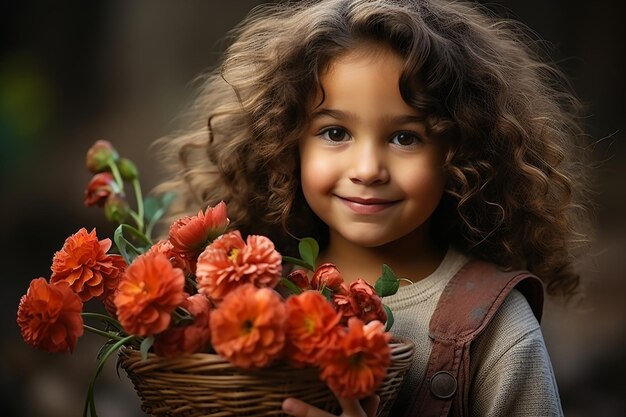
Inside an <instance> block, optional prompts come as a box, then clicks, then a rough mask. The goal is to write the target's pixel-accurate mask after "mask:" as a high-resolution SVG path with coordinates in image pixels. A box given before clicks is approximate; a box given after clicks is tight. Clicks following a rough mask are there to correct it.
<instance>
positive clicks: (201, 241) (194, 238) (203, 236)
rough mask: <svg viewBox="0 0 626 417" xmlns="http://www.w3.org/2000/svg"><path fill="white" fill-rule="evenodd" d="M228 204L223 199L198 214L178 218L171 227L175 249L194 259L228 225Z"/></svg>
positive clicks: (170, 237) (170, 238)
mask: <svg viewBox="0 0 626 417" xmlns="http://www.w3.org/2000/svg"><path fill="white" fill-rule="evenodd" d="M228 222H229V220H228V217H226V204H225V203H224V202H223V201H221V202H220V203H219V204H218V205H217V206H215V207H208V208H207V209H206V211H205V212H204V213H203V212H202V210H200V211H199V212H198V215H197V216H186V217H183V218H181V219H178V220H177V221H176V222H174V224H173V225H172V226H171V227H170V231H169V240H170V242H172V245H173V246H174V250H175V251H176V252H179V253H181V254H183V255H184V256H186V257H187V258H189V259H193V258H195V257H196V256H198V254H199V253H200V252H201V251H202V250H203V249H204V248H205V247H206V245H207V244H208V243H209V242H210V241H211V240H213V239H215V238H216V237H217V236H219V235H220V234H222V233H223V232H224V230H226V227H227V226H228Z"/></svg>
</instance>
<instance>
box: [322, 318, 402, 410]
mask: <svg viewBox="0 0 626 417" xmlns="http://www.w3.org/2000/svg"><path fill="white" fill-rule="evenodd" d="M390 338H391V336H390V334H389V333H386V332H385V331H384V326H383V324H382V323H381V322H379V321H372V322H370V323H368V324H365V325H364V324H363V322H362V321H361V320H359V319H357V318H354V317H353V318H351V319H350V320H349V321H348V331H347V332H346V333H345V334H344V335H343V337H341V338H340V339H339V341H338V342H337V343H333V344H330V345H328V347H327V348H326V349H325V350H324V351H323V352H322V355H321V367H322V372H321V374H320V377H321V378H322V379H323V380H324V381H325V382H326V383H327V384H328V386H329V387H330V389H331V390H332V391H333V392H334V393H335V394H336V395H337V396H339V397H347V398H364V397H367V396H369V395H371V394H373V393H374V391H376V389H377V388H378V386H379V385H380V383H381V382H382V380H383V378H384V377H385V375H386V373H387V369H388V368H389V365H390V364H391V348H390V347H389V340H390Z"/></svg>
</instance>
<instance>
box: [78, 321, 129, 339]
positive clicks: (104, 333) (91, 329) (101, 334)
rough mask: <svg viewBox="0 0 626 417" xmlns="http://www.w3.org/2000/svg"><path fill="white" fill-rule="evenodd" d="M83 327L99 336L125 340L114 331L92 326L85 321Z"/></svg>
mask: <svg viewBox="0 0 626 417" xmlns="http://www.w3.org/2000/svg"><path fill="white" fill-rule="evenodd" d="M83 328H84V329H85V330H87V331H88V332H89V333H93V334H97V335H99V336H104V337H106V338H109V339H115V340H123V338H122V337H120V336H118V335H116V334H114V333H109V332H105V331H104V330H100V329H96V328H95V327H91V326H89V325H87V324H84V323H83Z"/></svg>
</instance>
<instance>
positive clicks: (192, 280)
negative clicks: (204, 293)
mask: <svg viewBox="0 0 626 417" xmlns="http://www.w3.org/2000/svg"><path fill="white" fill-rule="evenodd" d="M185 280H187V283H188V284H190V285H191V286H192V287H193V288H195V289H196V290H197V289H198V283H197V282H196V281H195V280H194V279H193V278H191V277H188V276H185Z"/></svg>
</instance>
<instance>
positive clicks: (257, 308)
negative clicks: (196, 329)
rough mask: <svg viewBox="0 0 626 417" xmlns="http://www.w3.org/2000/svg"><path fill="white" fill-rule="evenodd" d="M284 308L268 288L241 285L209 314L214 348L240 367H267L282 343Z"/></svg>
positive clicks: (281, 346) (277, 297)
mask: <svg viewBox="0 0 626 417" xmlns="http://www.w3.org/2000/svg"><path fill="white" fill-rule="evenodd" d="M285 313H286V307H285V304H284V303H283V302H282V301H281V299H280V297H279V296H278V294H277V293H276V292H275V291H274V290H271V289H269V288H260V289H258V288H256V287H255V286H254V285H252V284H245V285H242V286H240V287H238V288H236V289H235V290H233V292H231V293H229V294H228V295H227V296H226V297H225V298H224V301H222V303H221V304H219V305H218V306H217V308H216V309H215V310H214V311H213V313H212V314H211V323H210V326H211V340H212V344H213V347H214V348H215V350H216V351H217V353H219V354H220V355H222V356H223V357H225V358H226V359H228V360H229V361H230V362H231V363H233V364H235V365H236V366H239V367H241V368H261V367H264V366H267V365H269V364H270V363H271V362H272V361H273V360H274V359H276V358H277V357H278V356H279V355H280V354H281V352H282V349H283V346H284V344H285V319H286V314H285Z"/></svg>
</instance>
